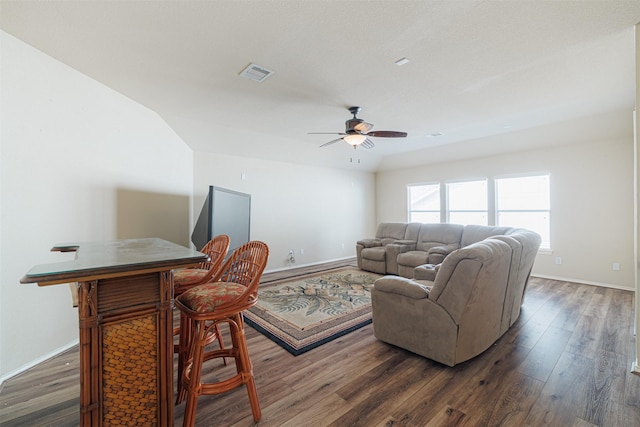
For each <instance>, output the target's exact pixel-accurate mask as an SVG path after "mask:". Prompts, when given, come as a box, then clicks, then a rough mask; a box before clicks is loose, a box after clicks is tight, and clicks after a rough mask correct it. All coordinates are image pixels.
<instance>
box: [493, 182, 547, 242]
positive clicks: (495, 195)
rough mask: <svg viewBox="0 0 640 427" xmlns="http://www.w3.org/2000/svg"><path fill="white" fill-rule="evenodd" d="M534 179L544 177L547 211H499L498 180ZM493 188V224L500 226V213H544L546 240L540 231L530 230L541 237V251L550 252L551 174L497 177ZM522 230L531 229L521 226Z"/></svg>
mask: <svg viewBox="0 0 640 427" xmlns="http://www.w3.org/2000/svg"><path fill="white" fill-rule="evenodd" d="M535 177H546V178H547V185H548V193H547V196H548V200H547V205H548V209H502V210H501V209H499V202H500V200H499V198H500V195H499V192H498V181H499V180H508V179H521V178H535ZM493 186H494V197H495V207H494V209H495V224H496V225H498V226H500V225H501V224H500V221H499V218H500V213H509V212H511V213H527V212H528V213H546V214H547V221H546V222H547V226H548V229H547V230H546V231H547V232H546V236H548V237H547V239H546V241H545V236H544V234H545V233H542V230H532V231H535V232H537V233H538V234H540V235H541V237H542V244H541V246H540V250H541V251H550V250H551V173H550V172H546V171H544V172H530V173H522V174H512V175H499V176H495V177H494V178H493ZM523 228H527V229H531V227H526V226H523ZM541 233H542V234H541Z"/></svg>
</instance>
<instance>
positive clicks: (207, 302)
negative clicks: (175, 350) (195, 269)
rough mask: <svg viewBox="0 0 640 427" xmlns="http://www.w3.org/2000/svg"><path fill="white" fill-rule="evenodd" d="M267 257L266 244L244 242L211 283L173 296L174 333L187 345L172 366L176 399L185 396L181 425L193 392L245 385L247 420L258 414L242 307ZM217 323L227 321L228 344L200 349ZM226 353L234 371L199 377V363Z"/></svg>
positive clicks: (251, 298)
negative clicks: (217, 377) (211, 379)
mask: <svg viewBox="0 0 640 427" xmlns="http://www.w3.org/2000/svg"><path fill="white" fill-rule="evenodd" d="M268 257H269V247H268V246H267V245H266V244H265V243H263V242H259V241H251V242H248V243H245V244H244V245H242V246H240V247H239V248H238V249H236V250H235V251H234V252H233V254H232V255H231V256H230V257H229V258H228V259H227V260H226V261H225V263H224V265H223V266H222V269H221V271H220V273H219V274H217V275H216V276H215V277H214V278H213V280H212V282H211V283H207V284H204V285H198V286H196V287H194V288H191V289H189V290H188V291H186V292H184V293H183V294H182V295H181V296H180V297H178V298H177V299H176V306H177V307H178V309H179V310H180V336H181V340H182V339H183V337H186V338H187V341H188V346H187V350H186V351H185V350H184V349H181V353H180V356H179V357H182V358H184V359H183V360H184V364H183V365H182V366H183V368H181V367H179V369H178V396H177V399H176V403H180V402H182V401H183V400H184V398H185V396H186V399H187V401H186V405H185V409H184V421H183V426H193V425H194V422H195V415H196V406H197V403H198V397H199V396H200V395H203V394H220V393H224V392H227V391H229V390H232V389H234V388H236V387H239V386H241V385H243V384H245V385H246V387H247V392H248V394H249V402H250V404H251V412H252V413H253V419H254V421H255V422H258V421H259V420H260V417H261V411H260V403H259V401H258V392H257V390H256V386H255V381H254V378H253V366H252V364H251V360H250V358H249V353H248V350H247V342H246V339H245V333H244V319H243V316H242V312H243V311H244V310H246V309H248V308H250V307H252V306H253V305H255V303H256V301H257V298H258V284H259V283H260V278H261V276H262V272H263V271H264V268H265V267H266V264H267V259H268ZM220 323H227V324H228V325H229V330H230V332H231V342H232V348H228V349H227V348H221V349H220V350H212V351H205V347H206V345H207V344H208V343H209V342H210V341H211V339H212V337H215V336H216V334H217V333H218V332H217V327H218V325H219V324H220ZM218 357H223V358H226V357H229V358H233V359H234V360H235V364H236V372H237V373H236V375H234V376H232V377H231V378H227V379H224V380H221V381H219V382H216V383H213V384H203V383H202V382H201V381H202V380H201V374H202V365H203V363H204V362H206V361H207V360H210V359H214V358H218Z"/></svg>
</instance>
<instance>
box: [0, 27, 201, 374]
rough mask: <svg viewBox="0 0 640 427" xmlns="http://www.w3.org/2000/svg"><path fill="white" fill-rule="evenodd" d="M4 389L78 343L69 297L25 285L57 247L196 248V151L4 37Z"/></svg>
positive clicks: (0, 369) (0, 348) (0, 215)
mask: <svg viewBox="0 0 640 427" xmlns="http://www.w3.org/2000/svg"><path fill="white" fill-rule="evenodd" d="M0 47H1V52H2V73H1V76H0V78H1V80H0V89H1V91H2V95H1V96H0V98H1V101H0V102H1V104H0V106H1V109H2V111H1V114H0V117H1V118H2V126H1V133H0V142H1V145H0V150H1V152H0V154H1V162H2V163H1V173H2V177H1V178H2V179H1V186H0V225H1V226H0V240H1V245H0V250H1V255H2V256H1V263H0V280H1V282H0V380H2V379H3V377H5V376H10V375H11V374H12V372H15V371H17V370H21V369H23V368H24V367H25V366H26V365H29V364H32V363H34V362H37V361H38V360H40V359H42V358H43V357H47V356H48V355H51V354H53V353H55V352H56V351H57V350H58V349H61V348H65V347H67V346H69V345H70V344H73V343H75V342H77V338H78V325H77V323H78V321H77V312H76V309H74V308H72V306H71V297H70V292H69V288H68V287H67V286H50V287H43V288H40V287H38V286H36V285H21V284H20V283H19V280H20V278H21V277H22V276H23V275H24V274H25V273H26V272H27V271H28V270H29V269H30V268H31V267H32V266H34V265H36V264H43V263H47V262H57V261H62V260H66V259H72V258H73V255H72V254H60V253H51V252H49V249H50V248H51V247H52V246H53V245H54V244H56V243H63V242H72V241H90V240H111V239H116V238H130V237H150V236H157V237H164V238H166V239H169V240H175V241H177V243H186V240H187V236H186V235H185V234H186V231H187V230H189V229H190V225H189V222H190V206H191V196H192V185H193V182H192V180H193V155H192V151H191V150H190V149H189V148H188V147H187V146H186V145H185V144H184V142H183V141H182V140H181V139H179V138H178V137H177V136H176V135H175V133H174V132H173V131H172V130H171V129H170V128H169V127H168V126H167V125H166V124H165V123H164V121H163V120H162V119H160V118H159V117H158V116H157V115H156V114H155V113H154V112H152V111H149V110H148V109H146V108H144V107H142V106H140V105H139V104H137V103H135V102H133V101H131V100H129V99H128V98H125V97H124V96H122V95H120V94H118V93H116V92H114V91H112V90H110V89H108V88H107V87H105V86H103V85H101V84H99V83H97V82H95V81H93V80H91V79H89V78H87V77H86V76H84V75H82V74H80V73H78V72H76V71H74V70H72V69H70V68H69V67H67V66H65V65H63V64H61V63H59V62H57V61H55V60H53V59H51V58H50V57H47V56H45V55H43V54H42V53H40V52H38V51H36V50H35V49H33V48H31V47H29V46H28V45H26V44H24V43H22V42H20V41H18V40H17V39H15V38H13V37H12V36H9V35H7V34H6V33H4V32H0Z"/></svg>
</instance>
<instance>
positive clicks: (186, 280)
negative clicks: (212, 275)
mask: <svg viewBox="0 0 640 427" xmlns="http://www.w3.org/2000/svg"><path fill="white" fill-rule="evenodd" d="M208 273H209V270H205V269H203V268H183V269H182V270H176V271H174V272H173V284H174V285H175V286H184V285H190V284H192V283H198V282H199V281H201V280H202V278H203V277H204V276H206V275H207V274H208Z"/></svg>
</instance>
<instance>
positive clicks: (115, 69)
mask: <svg viewBox="0 0 640 427" xmlns="http://www.w3.org/2000/svg"><path fill="white" fill-rule="evenodd" d="M0 7H1V9H0V27H1V28H2V30H4V31H6V32H7V33H9V34H12V35H14V36H15V37H17V38H19V39H21V40H23V41H25V42H26V43H29V44H30V45H32V46H34V47H36V48H37V49H40V50H41V51H43V52H45V53H47V54H48V55H50V56H52V57H54V58H57V59H59V60H60V61H62V62H64V63H66V64H68V65H69V66H71V67H73V68H75V69H76V70H79V71H80V72H82V73H84V74H86V75H88V76H90V77H92V78H94V79H96V80H98V81H100V82H102V83H104V84H105V85H107V86H109V87H111V88H113V89H115V90H116V91H118V92H120V93H122V94H124V95H126V96H128V97H130V98H132V99H134V100H135V101H137V102H139V103H141V104H143V105H145V106H147V107H149V108H150V109H152V110H154V111H156V112H157V113H158V114H159V115H160V116H161V117H162V118H163V119H164V120H166V122H167V123H168V124H169V125H170V126H171V127H172V128H173V129H174V130H175V131H176V133H177V134H178V135H180V136H181V137H182V138H183V139H184V141H185V142H186V143H187V144H189V145H190V146H191V147H193V148H194V149H195V150H206V151H213V152H220V153H227V154H238V155H243V156H252V157H258V158H266V159H274V160H282V161H287V162H296V163H307V164H311V165H324V166H331V167H347V168H357V169H360V170H367V171H371V170H379V169H383V168H384V169H386V168H391V167H399V166H402V165H410V164H413V163H417V162H422V163H424V162H426V161H443V160H452V159H458V158H464V157H467V158H468V157H473V156H483V155H489V154H495V153H499V152H505V151H510V150H516V149H518V150H519V149H527V148H531V147H535V146H540V145H543V144H552V143H559V142H567V141H573V142H577V141H581V140H583V139H585V136H586V135H590V136H593V137H594V138H597V137H601V136H604V135H607V136H619V135H623V136H626V135H628V134H629V133H631V132H632V130H631V127H630V126H629V117H630V114H631V113H630V112H631V110H632V109H633V106H634V98H635V96H634V95H635V57H634V55H635V53H634V52H635V46H634V25H635V24H636V23H637V22H639V21H640V0H633V1H623V0H598V1H567V0H554V1H541V0H535V1H527V0H520V1H517V0H512V1H462V0H457V1H444V0H441V1H425V0H420V1H403V0H397V1H393V0H387V1H365V0H361V1H346V0H342V1H337V0H335V1H333V0H324V1H323V0H306V1H305V0H262V1H258V0H254V1H246V0H245V1H242V0H233V1H221V0H211V1H186V0H183V1H177V0H176V1H126V2H125V1H72V0H64V1H51V0H50V1H9V0H2V1H1V2H0ZM403 57H406V58H408V59H409V61H410V62H409V63H408V64H406V65H403V66H397V65H395V61H397V60H399V59H401V58H403ZM249 63H256V64H258V65H261V66H263V67H266V68H268V69H270V70H273V71H274V72H275V73H274V74H273V75H272V76H271V77H270V78H268V79H267V80H265V81H264V82H262V83H257V82H254V81H250V80H246V79H243V78H241V77H239V76H238V74H239V73H240V71H241V70H242V69H243V68H245V67H246V66H247V65H248V64H249ZM351 105H358V106H361V107H362V112H361V113H360V115H359V117H360V118H363V119H364V120H365V121H367V122H370V123H373V124H374V125H375V126H374V130H394V131H405V132H408V133H409V137H408V138H405V139H382V138H375V139H374V142H375V143H376V147H375V148H374V149H372V150H365V149H362V148H359V149H357V150H356V151H354V150H353V149H352V148H351V147H350V146H348V145H347V144H346V143H343V142H340V143H337V144H333V145H331V146H329V147H325V148H319V146H320V145H321V144H323V143H324V142H327V141H329V140H331V139H333V138H334V137H333V136H332V135H309V134H308V132H341V131H343V130H344V121H345V120H347V119H349V118H350V117H351V116H350V114H349V112H348V111H347V107H348V106H351ZM533 127H536V128H537V130H536V131H534V132H523V129H528V128H533ZM434 132H441V133H444V136H439V137H435V138H434V137H427V135H429V134H431V133H434ZM487 136H490V137H489V138H485V137H487ZM350 159H351V160H352V161H353V163H352V162H351V160H350ZM383 159H384V161H383ZM358 161H360V163H358Z"/></svg>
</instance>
